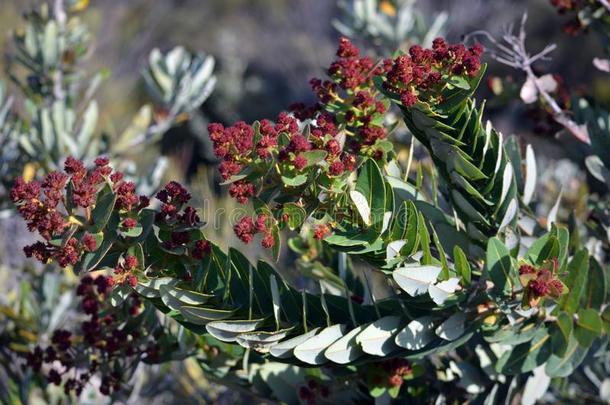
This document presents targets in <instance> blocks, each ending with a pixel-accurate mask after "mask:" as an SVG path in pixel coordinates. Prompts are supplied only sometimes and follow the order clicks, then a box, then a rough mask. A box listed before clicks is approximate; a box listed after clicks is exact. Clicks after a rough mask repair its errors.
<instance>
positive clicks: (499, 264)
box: [485, 237, 516, 296]
mask: <svg viewBox="0 0 610 405" xmlns="http://www.w3.org/2000/svg"><path fill="white" fill-rule="evenodd" d="M485 269H486V272H487V274H488V275H489V278H490V279H491V281H492V282H493V283H494V290H495V291H496V292H497V293H503V294H504V295H507V296H508V295H511V294H512V291H513V283H514V279H515V277H516V274H515V269H514V268H513V265H512V260H511V257H510V253H509V252H508V249H507V248H506V246H505V245H504V243H503V242H502V241H500V239H498V238H496V237H494V238H491V239H490V240H489V242H488V243H487V260H486V263H485Z"/></svg>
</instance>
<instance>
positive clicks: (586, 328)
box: [574, 308, 602, 347]
mask: <svg viewBox="0 0 610 405" xmlns="http://www.w3.org/2000/svg"><path fill="white" fill-rule="evenodd" d="M601 334H602V320H601V318H600V316H599V313H598V312H597V311H596V310H594V309H591V308H587V309H581V310H580V311H578V321H576V328H575V329H574V336H575V337H576V340H577V341H578V343H579V344H580V345H581V346H582V347H590V346H591V345H592V344H593V341H594V340H595V339H596V338H598V337H599V336H601Z"/></svg>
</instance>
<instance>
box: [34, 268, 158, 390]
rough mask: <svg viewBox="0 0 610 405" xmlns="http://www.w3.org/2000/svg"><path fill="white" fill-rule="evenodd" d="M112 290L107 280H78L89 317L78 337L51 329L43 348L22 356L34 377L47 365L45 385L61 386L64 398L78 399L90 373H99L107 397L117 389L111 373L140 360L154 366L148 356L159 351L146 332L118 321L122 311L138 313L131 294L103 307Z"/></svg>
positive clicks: (118, 384) (117, 377)
mask: <svg viewBox="0 0 610 405" xmlns="http://www.w3.org/2000/svg"><path fill="white" fill-rule="evenodd" d="M112 286H113V279H112V278H111V277H106V276H97V277H95V278H93V277H90V276H85V277H83V278H82V279H81V281H80V284H79V285H78V287H77V289H76V294H77V295H78V296H79V297H80V299H81V308H82V310H83V312H84V313H85V314H87V315H88V316H89V318H88V319H87V320H85V321H83V322H82V324H81V327H80V333H81V334H79V332H76V333H72V332H69V331H66V330H56V331H55V332H54V333H53V335H52V337H51V344H50V345H49V346H48V347H46V348H45V349H43V348H41V347H40V346H36V347H35V348H34V349H33V350H32V352H30V353H28V354H27V356H26V360H27V365H28V366H29V367H31V368H32V370H33V371H34V372H41V371H43V367H42V366H43V364H47V365H48V368H45V369H44V373H45V375H46V378H47V380H48V381H49V383H51V384H55V385H62V384H63V388H64V391H65V393H66V395H69V394H70V393H75V394H76V395H80V394H81V392H82V390H83V388H84V386H85V385H86V384H88V383H89V381H90V379H91V378H92V377H93V375H94V374H96V373H100V374H101V385H100V388H99V389H100V392H101V393H102V394H104V395H110V394H111V393H112V392H113V391H116V390H118V389H120V387H121V379H122V375H121V374H120V373H119V372H118V371H116V370H123V369H124V368H125V366H126V364H127V363H129V362H130V359H132V358H137V357H140V356H143V355H144V356H145V358H146V359H147V361H155V359H154V358H151V357H150V354H149V353H152V352H154V351H156V352H157V353H158V352H159V347H158V345H157V344H156V343H155V337H153V336H152V334H151V333H152V331H149V330H148V329H147V328H144V327H140V329H138V328H137V327H135V326H136V325H129V326H128V324H126V323H125V322H124V319H122V316H123V315H122V314H123V312H125V311H126V312H127V313H129V314H130V316H135V315H137V314H138V313H139V311H140V308H141V302H140V300H139V298H138V297H137V296H136V295H132V296H130V298H129V299H128V300H126V301H125V303H124V304H123V306H122V307H121V308H112V307H110V306H109V305H108V303H107V302H108V294H109V293H110V292H111V290H112ZM128 327H129V329H127V328H128ZM161 333H163V332H162V331H161Z"/></svg>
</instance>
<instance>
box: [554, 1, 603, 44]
mask: <svg viewBox="0 0 610 405" xmlns="http://www.w3.org/2000/svg"><path fill="white" fill-rule="evenodd" d="M551 4H552V5H553V6H554V7H555V8H556V9H557V11H559V13H560V14H570V15H572V18H570V20H568V21H567V22H566V23H565V24H564V25H563V27H562V30H563V32H565V33H566V34H568V35H572V36H576V35H578V34H580V33H582V32H584V31H585V30H586V28H587V24H588V23H589V21H586V22H585V23H583V20H582V19H581V18H580V14H581V13H582V12H583V11H584V10H585V9H587V8H589V9H590V10H591V13H592V14H593V12H595V13H596V14H598V13H599V12H600V11H601V12H604V13H606V14H607V11H605V10H604V9H603V8H602V5H601V4H600V2H599V1H597V0H551Z"/></svg>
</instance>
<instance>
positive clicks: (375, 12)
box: [333, 0, 448, 55]
mask: <svg viewBox="0 0 610 405" xmlns="http://www.w3.org/2000/svg"><path fill="white" fill-rule="evenodd" d="M416 3H417V0H397V1H392V0H339V3H338V5H339V8H340V10H341V13H342V17H341V18H340V19H337V20H335V21H333V25H334V27H335V28H336V29H337V30H338V31H339V32H340V33H341V34H343V35H345V36H346V37H349V38H353V39H359V40H363V41H365V42H368V43H369V44H370V45H372V46H373V47H376V48H377V49H378V50H379V53H380V54H381V55H390V54H392V52H394V51H396V50H397V49H408V47H409V46H411V45H413V44H420V45H422V46H430V45H432V40H433V39H434V38H437V37H439V36H441V35H442V34H443V33H444V28H445V23H446V22H447V18H448V15H447V13H445V12H442V13H440V14H438V15H437V16H436V17H434V19H433V20H432V21H427V19H426V18H425V16H424V15H423V14H422V13H421V12H420V11H419V10H418V9H417V5H416Z"/></svg>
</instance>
